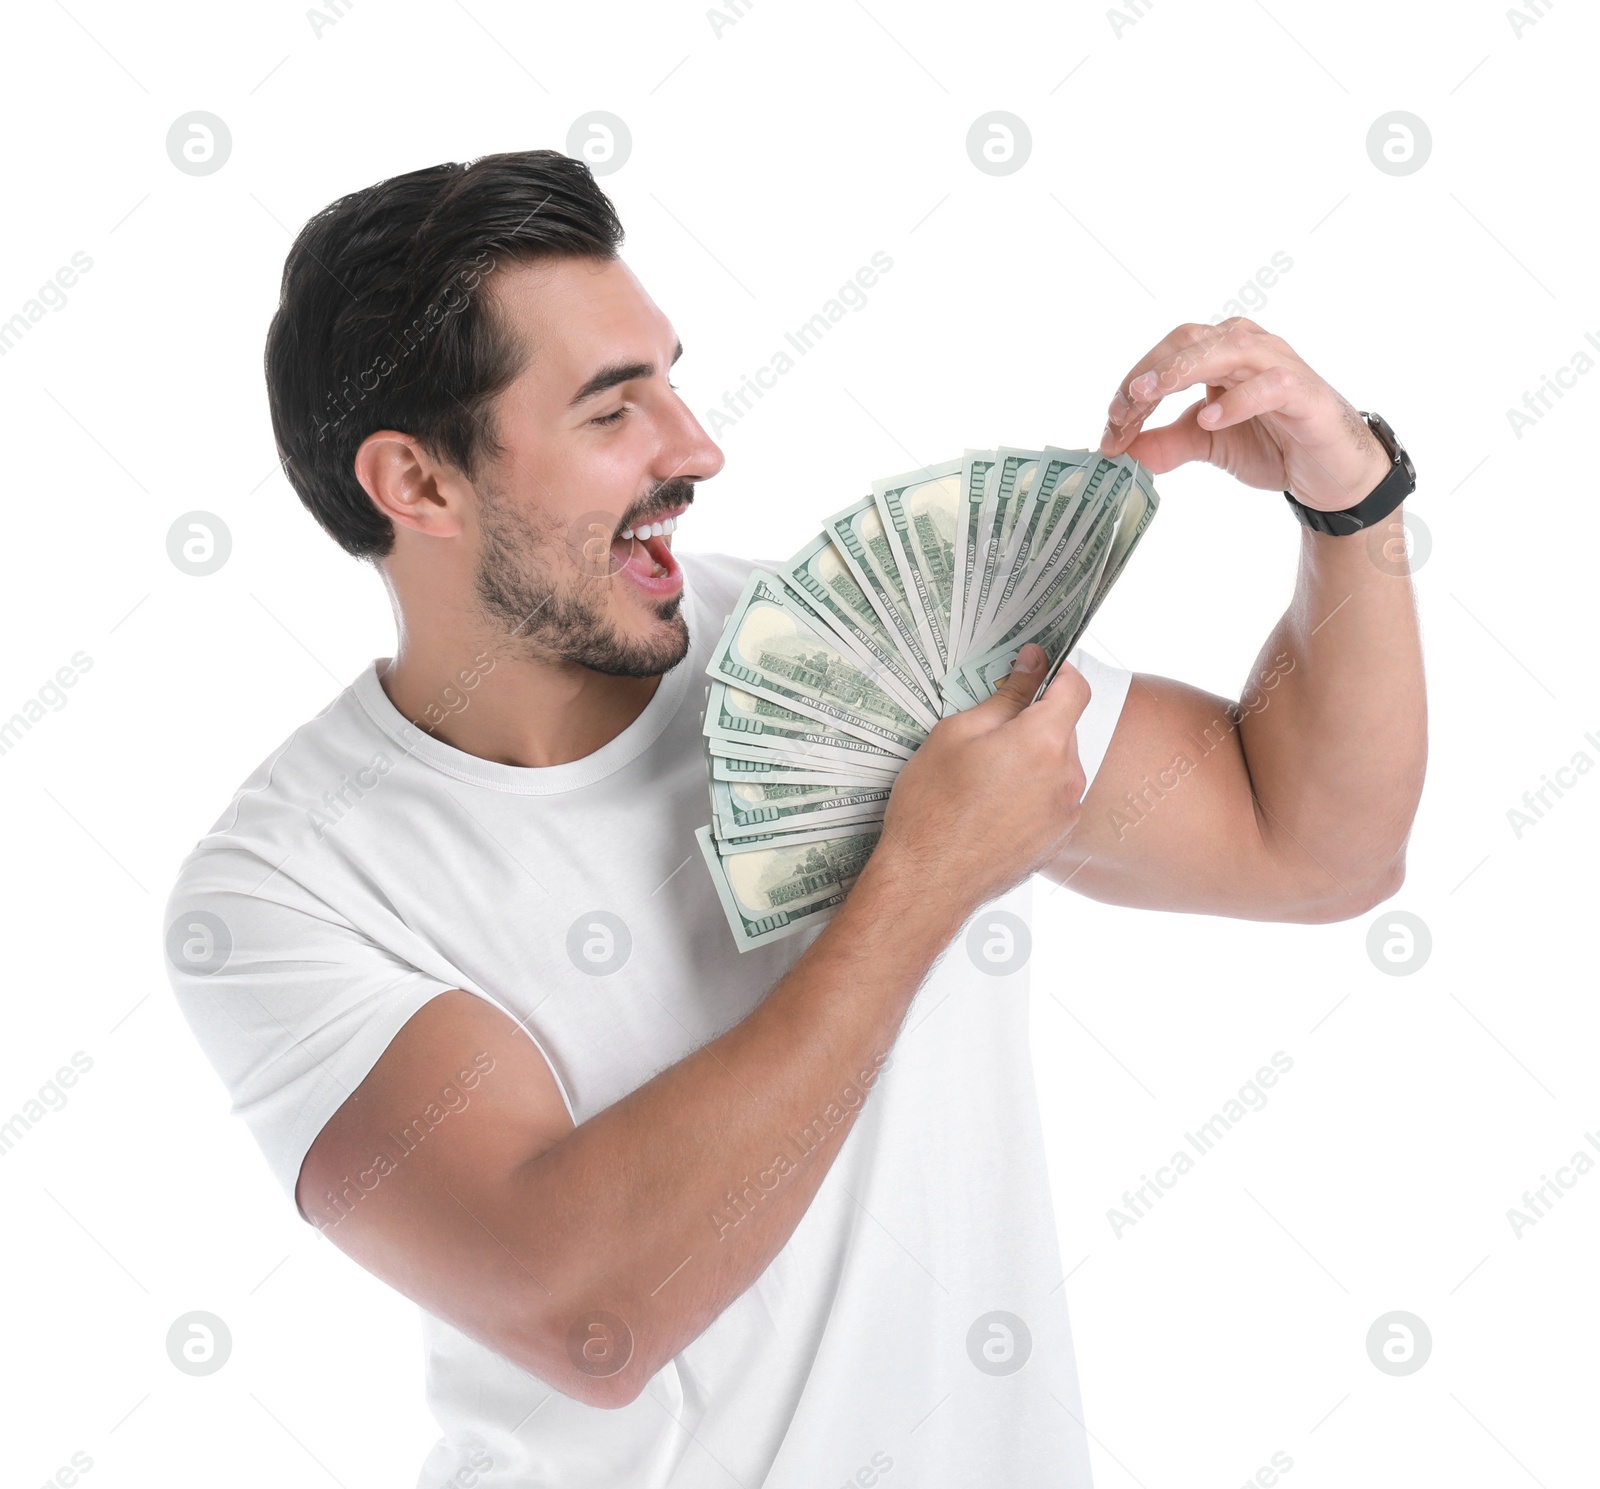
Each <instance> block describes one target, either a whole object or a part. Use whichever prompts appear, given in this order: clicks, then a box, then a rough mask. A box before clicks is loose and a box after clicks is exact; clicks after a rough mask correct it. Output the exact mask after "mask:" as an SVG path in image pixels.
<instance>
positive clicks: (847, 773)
mask: <svg viewBox="0 0 1600 1489" xmlns="http://www.w3.org/2000/svg"><path fill="white" fill-rule="evenodd" d="M720 744H722V742H720V741H710V739H707V741H706V747H707V753H709V755H710V779H712V780H795V782H800V780H810V782H814V784H822V785H826V784H827V782H830V780H832V782H838V780H872V782H890V780H893V779H894V777H896V776H898V774H899V772H898V771H867V769H862V768H861V766H856V764H837V763H834V761H818V760H805V758H797V756H792V755H779V753H778V752H776V750H742V752H741V753H738V755H725V753H723V750H722V748H720V747H718V745H720Z"/></svg>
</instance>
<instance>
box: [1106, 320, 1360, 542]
mask: <svg viewBox="0 0 1600 1489" xmlns="http://www.w3.org/2000/svg"><path fill="white" fill-rule="evenodd" d="M1196 384H1203V385H1204V386H1205V397H1204V398H1202V399H1201V400H1200V401H1199V402H1197V403H1193V404H1190V406H1189V407H1188V408H1186V409H1185V410H1184V411H1183V413H1182V414H1181V415H1179V417H1178V418H1177V419H1175V420H1174V421H1173V422H1172V423H1171V424H1168V425H1165V426H1164V427H1162V428H1160V429H1145V428H1144V423H1145V420H1146V419H1148V418H1149V417H1150V415H1151V414H1152V413H1154V412H1155V410H1156V407H1157V406H1158V405H1159V404H1160V402H1161V400H1162V399H1163V398H1165V397H1167V396H1168V395H1169V394H1172V393H1176V392H1178V391H1180V390H1181V389H1183V388H1190V387H1194V386H1195V385H1196ZM1100 451H1101V453H1102V454H1103V455H1116V454H1121V453H1126V454H1128V455H1129V456H1131V457H1132V458H1133V459H1135V460H1137V461H1139V462H1140V464H1142V465H1144V466H1146V467H1147V468H1148V469H1149V470H1150V472H1151V474H1152V475H1161V474H1162V473H1163V472H1165V471H1169V470H1172V469H1174V468H1175V467H1176V466H1180V465H1183V464H1185V463H1187V462H1188V461H1191V460H1204V461H1206V462H1207V463H1208V464H1210V465H1215V466H1219V467H1220V468H1221V469H1223V470H1225V471H1227V472H1228V473H1229V474H1230V475H1232V476H1235V477H1237V478H1238V479H1239V480H1240V481H1242V482H1244V484H1245V485H1246V486H1258V487H1261V488H1262V489H1264V490H1269V491H1285V490H1287V491H1291V492H1293V493H1294V496H1295V498H1296V500H1298V501H1300V502H1303V503H1304V504H1305V505H1306V506H1308V507H1317V508H1320V509H1321V510H1323V511H1325V512H1338V511H1342V510H1343V509H1344V508H1346V507H1353V506H1355V505H1356V503H1357V502H1359V501H1361V500H1362V499H1363V498H1364V497H1365V496H1366V495H1367V494H1368V493H1369V492H1370V491H1372V489H1373V488H1374V487H1375V486H1377V484H1378V483H1379V482H1380V481H1381V480H1382V479H1383V478H1384V476H1385V474H1387V472H1388V470H1389V466H1390V460H1389V457H1388V455H1387V453H1386V452H1385V451H1384V448H1383V446H1382V445H1381V444H1380V443H1379V442H1378V438H1377V436H1376V435H1374V434H1373V432H1372V431H1371V430H1370V429H1368V428H1367V426H1366V423H1365V421H1364V420H1363V419H1362V417H1361V415H1360V414H1359V413H1357V412H1356V410H1355V408H1354V407H1353V406H1352V405H1351V404H1350V402H1349V401H1348V400H1347V399H1345V398H1344V397H1342V396H1341V395H1340V394H1339V393H1338V392H1337V391H1336V390H1335V389H1334V388H1332V387H1330V386H1329V385H1328V384H1327V383H1326V382H1324V381H1323V380H1322V378H1320V377H1318V376H1317V374H1316V373H1315V372H1313V371H1312V370H1311V368H1309V367H1308V366H1307V365H1306V364H1305V363H1304V362H1303V361H1302V360H1301V359H1300V358H1299V357H1298V356H1297V355H1296V354H1295V352H1294V350H1293V349H1292V348H1291V347H1290V346H1289V345H1288V344H1287V343H1286V342H1284V341H1282V340H1280V339H1279V338H1278V337H1276V336H1273V335H1271V334H1270V333H1269V332H1267V331H1263V330H1262V329H1261V327H1260V326H1258V325H1256V323H1255V322H1254V321H1251V320H1246V319H1245V318H1244V317H1243V316H1234V317H1232V318H1231V319H1229V320H1225V321H1222V322H1220V323H1219V324H1217V325H1215V326H1202V325H1186V326H1179V327H1177V328H1176V329H1175V330H1174V331H1172V332H1171V333H1170V334H1169V335H1168V336H1167V337H1165V338H1164V339H1163V340H1162V341H1160V342H1159V343H1157V345H1155V346H1154V347H1152V348H1151V349H1150V350H1149V351H1148V352H1147V353H1146V354H1145V355H1144V356H1143V357H1141V358H1140V359H1139V361H1138V362H1137V363H1136V364H1135V365H1134V367H1133V368H1132V370H1131V371H1129V373H1128V375H1127V376H1126V377H1125V378H1124V379H1123V380H1122V384H1121V386H1120V387H1119V388H1118V390H1117V393H1116V396H1115V397H1114V398H1113V399H1112V400H1111V406H1110V409H1109V418H1108V420H1107V423H1106V428H1105V433H1104V434H1103V435H1102V436H1101V440H1100Z"/></svg>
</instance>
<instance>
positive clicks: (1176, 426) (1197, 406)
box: [1122, 398, 1211, 476]
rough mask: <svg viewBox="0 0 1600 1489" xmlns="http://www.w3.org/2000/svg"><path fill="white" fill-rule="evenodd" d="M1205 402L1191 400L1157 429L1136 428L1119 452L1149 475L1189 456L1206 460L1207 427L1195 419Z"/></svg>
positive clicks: (1174, 466) (1208, 447)
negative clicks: (1126, 446)
mask: <svg viewBox="0 0 1600 1489" xmlns="http://www.w3.org/2000/svg"><path fill="white" fill-rule="evenodd" d="M1206 406H1207V404H1206V401H1205V399H1203V398H1202V399H1201V400H1200V401H1199V402H1198V403H1191V404H1190V405H1189V407H1188V408H1186V409H1185V410H1184V411H1183V412H1182V413H1181V414H1179V415H1178V417H1177V418H1176V419H1174V420H1173V421H1172V422H1171V423H1170V424H1163V425H1162V426H1161V427H1160V428H1159V429H1143V430H1140V431H1139V433H1138V434H1136V435H1135V436H1134V438H1133V439H1132V441H1131V442H1130V443H1129V445H1128V448H1127V449H1126V450H1124V451H1123V452H1122V453H1123V454H1125V455H1126V456H1127V457H1128V458H1129V459H1130V460H1137V461H1138V462H1139V464H1140V465H1142V466H1144V467H1145V469H1146V470H1148V471H1149V472H1150V474H1151V475H1153V476H1163V475H1165V474H1166V473H1167V472H1168V471H1169V470H1176V469H1177V468H1178V467H1179V466H1180V465H1184V464H1187V463H1188V462H1189V461H1191V460H1206V461H1209V460H1210V459H1211V430H1210V429H1209V428H1207V427H1203V426H1202V425H1200V424H1199V423H1197V422H1196V420H1197V418H1198V416H1199V414H1200V411H1201V410H1202V409H1204V408H1205V407H1206Z"/></svg>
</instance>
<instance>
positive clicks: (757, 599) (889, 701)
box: [706, 569, 928, 759]
mask: <svg viewBox="0 0 1600 1489" xmlns="http://www.w3.org/2000/svg"><path fill="white" fill-rule="evenodd" d="M785 598H786V597H785V595H784V591H783V584H782V581H781V580H778V579H776V578H775V577H774V576H772V575H770V574H766V573H764V572H762V571H761V570H759V569H758V570H756V571H755V572H754V573H752V574H751V575H750V577H749V578H748V579H747V580H746V581H745V586H744V589H743V591H741V593H740V595H739V600H738V603H737V604H736V605H735V606H734V608H733V612H732V614H731V616H730V617H729V620H728V624H727V627H726V629H725V630H724V631H723V633H722V635H721V636H720V637H719V638H718V640H717V643H716V645H715V646H714V647H713V648H712V652H711V661H710V663H709V665H708V666H707V667H706V672H707V674H708V675H709V676H710V677H711V678H712V679H713V680H716V681H721V682H731V683H734V684H736V685H738V686H739V687H741V688H743V689H745V691H747V692H751V693H756V694H759V695H761V696H763V697H767V698H773V699H776V700H777V701H778V702H780V703H782V704H783V705H784V707H786V708H790V709H793V710H794V711H795V712H796V713H802V714H807V715H809V716H810V717H812V718H815V719H818V720H821V721H823V722H825V723H830V724H833V725H835V726H837V727H838V728H839V729H842V730H844V731H845V732H846V733H848V734H854V735H856V736H857V737H858V738H861V739H864V740H867V741H868V742H869V743H872V744H876V745H879V746H880V747H881V748H883V749H885V750H888V751H889V752H890V753H892V754H897V755H901V756H903V757H904V758H906V759H910V758H911V755H912V753H913V752H914V751H915V750H916V748H917V746H918V745H920V744H921V743H922V741H923V740H924V739H926V738H927V736H928V731H927V729H926V727H925V726H924V725H922V724H921V723H919V722H918V721H917V720H916V719H915V718H914V717H913V716H912V715H911V714H909V713H907V712H906V710H905V709H904V708H902V707H901V706H900V704H899V703H897V702H896V701H895V700H894V698H893V696H892V695H891V694H890V693H889V692H887V691H886V690H885V688H884V687H883V684H882V681H881V674H878V673H877V672H876V671H875V670H874V669H872V668H870V667H869V666H868V665H867V664H865V663H863V662H862V661H861V660H860V659H859V658H858V657H856V656H854V655H853V654H851V653H850V652H848V651H847V650H846V649H845V648H844V646H843V644H842V643H841V642H839V641H838V640H837V639H835V638H834V637H832V636H830V635H829V634H827V632H826V628H824V627H821V626H820V625H817V624H814V623H812V622H811V621H808V620H807V619H805V617H803V616H802V615H799V614H797V613H796V610H795V608H794V607H793V605H792V604H786V603H785Z"/></svg>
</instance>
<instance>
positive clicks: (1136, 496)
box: [1083, 457, 1161, 628]
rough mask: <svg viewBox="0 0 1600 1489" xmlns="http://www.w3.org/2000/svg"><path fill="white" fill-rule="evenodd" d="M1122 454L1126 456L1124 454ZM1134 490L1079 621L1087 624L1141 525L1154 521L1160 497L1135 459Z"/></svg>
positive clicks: (1136, 540)
mask: <svg viewBox="0 0 1600 1489" xmlns="http://www.w3.org/2000/svg"><path fill="white" fill-rule="evenodd" d="M1124 458H1126V457H1124ZM1133 484H1134V492H1133V493H1132V494H1131V495H1130V496H1129V498H1128V499H1127V500H1126V501H1125V502H1124V503H1123V507H1122V512H1121V515H1120V516H1119V517H1118V519H1117V531H1116V536H1115V537H1113V538H1112V540H1111V558H1110V560H1109V562H1108V563H1107V564H1106V571H1105V573H1104V574H1102V575H1101V576H1100V585H1099V588H1098V589H1096V590H1095V595H1094V599H1093V600H1091V601H1090V602H1089V610H1088V613H1087V614H1086V615H1085V616H1084V617H1083V624H1084V626H1085V628H1087V626H1088V624H1089V622H1090V621H1091V620H1093V619H1094V613H1095V611H1096V610H1098V609H1099V608H1100V602H1101V601H1102V600H1103V599H1105V597H1106V595H1107V593H1108V592H1109V591H1110V589H1111V586H1112V585H1113V584H1115V583H1116V582H1117V580H1118V578H1119V577H1120V576H1121V574H1122V571H1123V569H1124V568H1125V567H1126V566H1127V562H1128V557H1129V555H1130V554H1131V553H1132V552H1133V550H1134V549H1135V548H1137V547H1138V546H1139V539H1140V538H1142V537H1143V536H1144V534H1145V529H1146V528H1147V527H1149V526H1150V524H1151V523H1152V522H1153V521H1155V515H1156V508H1157V507H1158V506H1160V505H1161V498H1160V497H1159V496H1157V495H1156V488H1155V482H1154V481H1153V480H1152V479H1151V477H1150V472H1149V471H1147V470H1146V469H1145V468H1144V467H1143V466H1142V465H1140V464H1138V463H1137V462H1134V463H1133Z"/></svg>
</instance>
